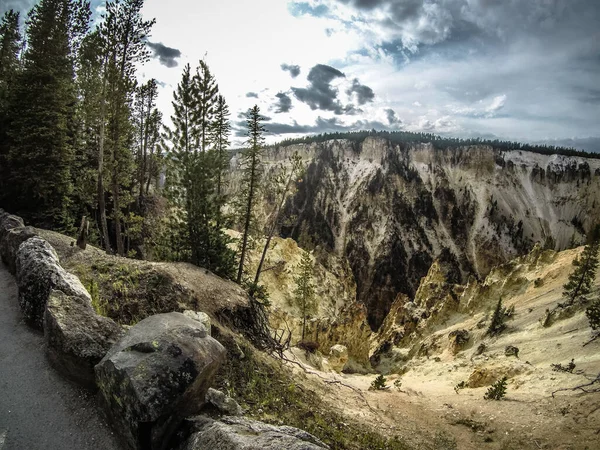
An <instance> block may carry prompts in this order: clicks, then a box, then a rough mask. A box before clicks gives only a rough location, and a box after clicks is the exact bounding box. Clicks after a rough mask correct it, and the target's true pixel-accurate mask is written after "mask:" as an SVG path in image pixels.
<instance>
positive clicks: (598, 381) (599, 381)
mask: <svg viewBox="0 0 600 450" xmlns="http://www.w3.org/2000/svg"><path fill="white" fill-rule="evenodd" d="M588 379H590V380H591V381H590V382H589V383H585V384H580V385H579V386H575V387H572V388H561V389H557V390H556V391H554V392H552V398H554V394H556V393H557V392H563V391H582V392H583V393H584V394H591V393H594V392H600V386H597V387H595V388H593V389H588V388H589V387H590V386H593V385H595V384H600V374H598V375H597V376H596V378H593V379H592V378H589V377H588Z"/></svg>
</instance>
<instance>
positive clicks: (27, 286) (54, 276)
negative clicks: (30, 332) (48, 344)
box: [16, 237, 91, 328]
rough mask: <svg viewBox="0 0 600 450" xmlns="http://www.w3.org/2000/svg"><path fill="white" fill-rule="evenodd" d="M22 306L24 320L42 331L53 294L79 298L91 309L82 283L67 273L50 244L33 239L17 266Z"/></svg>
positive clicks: (21, 251)
mask: <svg viewBox="0 0 600 450" xmlns="http://www.w3.org/2000/svg"><path fill="white" fill-rule="evenodd" d="M16 277H17V286H18V288H19V304H20V306H21V311H22V312H23V315H24V316H25V320H26V321H27V322H28V323H29V324H30V325H32V326H34V327H36V328H42V327H43V321H44V311H45V310H46V304H47V303H48V299H49V298H50V293H51V292H52V290H58V291H61V292H63V293H65V294H66V295H68V296H73V297H78V298H80V299H81V300H82V302H84V303H85V304H87V305H88V306H90V305H91V298H90V294H89V293H88V292H87V290H86V289H85V288H84V287H83V285H82V284H81V282H80V281H79V279H78V278H77V277H76V276H75V275H72V274H70V273H68V272H67V271H65V270H64V269H63V268H62V267H61V265H60V263H59V261H58V256H57V255H56V252H55V251H54V249H53V248H52V246H51V245H50V244H48V242H46V241H45V240H43V239H41V238H39V237H33V238H31V239H28V240H27V241H25V242H24V243H23V244H21V246H20V247H19V250H18V252H17V263H16Z"/></svg>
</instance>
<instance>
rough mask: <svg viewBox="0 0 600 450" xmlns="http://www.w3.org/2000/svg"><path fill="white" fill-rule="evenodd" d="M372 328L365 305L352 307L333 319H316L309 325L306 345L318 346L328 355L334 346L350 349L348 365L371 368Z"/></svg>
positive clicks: (353, 304)
mask: <svg viewBox="0 0 600 450" xmlns="http://www.w3.org/2000/svg"><path fill="white" fill-rule="evenodd" d="M371 334H372V332H371V328H370V327H369V324H368V323H367V311H366V309H365V307H364V305H361V304H360V303H352V304H350V305H348V306H346V307H345V308H344V309H343V310H342V311H340V313H339V315H338V316H337V317H335V318H333V319H330V318H317V319H314V320H311V321H310V322H309V323H308V324H307V331H306V339H305V340H307V341H312V342H316V343H317V344H318V349H319V351H320V352H321V353H322V354H324V355H327V354H329V351H330V349H331V347H333V346H334V345H338V344H339V345H343V346H345V347H346V348H347V349H348V357H349V360H350V361H349V365H351V366H353V367H354V366H356V365H358V366H360V367H363V368H365V367H370V364H369V343H370V339H371Z"/></svg>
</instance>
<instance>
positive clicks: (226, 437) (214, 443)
mask: <svg viewBox="0 0 600 450" xmlns="http://www.w3.org/2000/svg"><path fill="white" fill-rule="evenodd" d="M193 422H194V426H193V428H194V430H195V432H194V433H193V434H192V435H191V436H190V438H189V439H188V441H187V442H186V443H185V444H184V445H183V446H182V447H181V449H180V450H205V449H219V450H282V449H286V450H318V449H324V448H325V449H326V448H329V447H328V446H327V445H325V444H324V443H322V442H321V441H319V440H318V439H317V438H316V437H314V436H313V435H311V434H309V433H307V432H306V431H302V430H299V429H298V428H293V427H287V426H279V427H277V426H274V425H268V424H266V423H262V422H258V421H256V420H250V419H244V418H241V417H223V418H222V419H221V420H218V421H217V420H213V419H209V418H208V417H203V416H199V417H196V418H194V419H193Z"/></svg>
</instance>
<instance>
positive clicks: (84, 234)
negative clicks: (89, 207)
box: [77, 216, 90, 250]
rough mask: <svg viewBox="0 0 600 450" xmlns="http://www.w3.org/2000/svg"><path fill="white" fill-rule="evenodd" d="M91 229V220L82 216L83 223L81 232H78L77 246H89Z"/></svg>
mask: <svg viewBox="0 0 600 450" xmlns="http://www.w3.org/2000/svg"><path fill="white" fill-rule="evenodd" d="M89 231H90V222H89V221H88V220H87V218H86V216H83V217H82V218H81V225H80V226H79V232H78V233H77V247H79V248H80V249H82V250H85V249H86V247H87V239H88V235H89Z"/></svg>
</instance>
